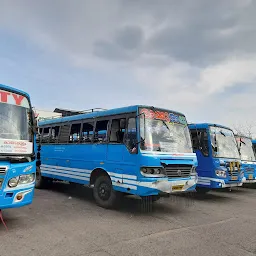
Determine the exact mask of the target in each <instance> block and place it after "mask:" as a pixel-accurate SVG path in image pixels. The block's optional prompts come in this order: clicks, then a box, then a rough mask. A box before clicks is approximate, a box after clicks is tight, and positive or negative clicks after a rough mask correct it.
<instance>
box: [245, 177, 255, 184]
mask: <svg viewBox="0 0 256 256" xmlns="http://www.w3.org/2000/svg"><path fill="white" fill-rule="evenodd" d="M243 183H244V184H251V183H256V177H255V178H254V180H253V179H246V180H245V181H244V182H243Z"/></svg>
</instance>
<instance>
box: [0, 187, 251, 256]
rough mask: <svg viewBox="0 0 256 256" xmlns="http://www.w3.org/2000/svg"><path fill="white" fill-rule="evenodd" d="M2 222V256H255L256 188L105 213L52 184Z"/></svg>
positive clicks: (79, 193) (84, 193) (130, 204)
mask: <svg viewBox="0 0 256 256" xmlns="http://www.w3.org/2000/svg"><path fill="white" fill-rule="evenodd" d="M4 218H5V220H6V222H7V225H8V228H9V232H6V231H5V229H4V227H3V226H2V224H0V255H1V256H6V255H8V256H12V255H19V256H23V255H26V256H30V255H33V256H41V255H60V256H66V255H70V256H71V255H74V256H75V255H95V256H96V255H98V256H104V255H106V256H109V255H119V256H120V255H125V256H129V255H197V256H200V255H207V256H211V255H214V256H216V255H243V256H244V255H245V256H246V255H248V256H249V255H256V188H255V187H254V188H239V189H234V190H233V191H232V192H229V191H221V192H211V193H209V194H208V195H206V196H205V197H200V196H198V195H193V194H192V195H190V196H175V197H171V198H167V199H163V200H160V201H158V202H156V203H155V204H154V207H153V210H152V211H150V212H147V213H145V212H143V211H142V210H141V207H140V204H139V203H138V202H137V201H136V200H134V199H125V200H124V201H123V202H122V204H121V205H120V209H118V210H105V209H102V208H100V207H98V206H96V205H95V203H94V201H93V199H92V194H91V191H90V190H88V189H86V188H83V187H79V188H72V189H71V187H70V186H69V185H67V184H55V185H54V187H52V188H51V189H49V190H40V191H38V190H37V191H36V194H35V200H34V203H33V204H32V205H31V206H28V207H24V208H21V209H14V210H6V211H4Z"/></svg>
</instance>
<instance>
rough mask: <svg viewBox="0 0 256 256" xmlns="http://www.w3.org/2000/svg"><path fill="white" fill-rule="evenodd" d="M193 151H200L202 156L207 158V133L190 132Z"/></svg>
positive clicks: (200, 131)
mask: <svg viewBox="0 0 256 256" xmlns="http://www.w3.org/2000/svg"><path fill="white" fill-rule="evenodd" d="M191 137H192V144H193V150H194V151H196V150H200V151H201V152H202V154H203V155H204V156H209V147H208V136H207V131H206V130H205V129H204V130H191Z"/></svg>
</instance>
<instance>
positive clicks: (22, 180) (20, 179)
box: [8, 173, 35, 188]
mask: <svg viewBox="0 0 256 256" xmlns="http://www.w3.org/2000/svg"><path fill="white" fill-rule="evenodd" d="M34 181H35V174H34V173H31V174H25V175H20V176H17V177H14V178H11V179H10V180H9V181H8V186H9V187H10V188H14V187H17V186H18V185H24V184H28V183H32V182H34Z"/></svg>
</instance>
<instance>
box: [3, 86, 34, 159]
mask: <svg viewBox="0 0 256 256" xmlns="http://www.w3.org/2000/svg"><path fill="white" fill-rule="evenodd" d="M31 121H32V114H31V109H30V105H29V101H28V99H27V98H26V97H24V96H23V95H18V94H16V93H11V92H7V91H3V90H0V153H1V154H15V155H17V154H31V153H32V152H33V143H32V132H31V130H30V128H31V126H30V124H31Z"/></svg>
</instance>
